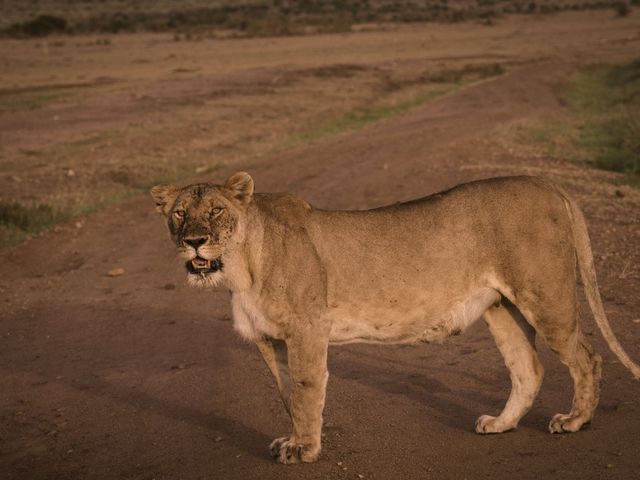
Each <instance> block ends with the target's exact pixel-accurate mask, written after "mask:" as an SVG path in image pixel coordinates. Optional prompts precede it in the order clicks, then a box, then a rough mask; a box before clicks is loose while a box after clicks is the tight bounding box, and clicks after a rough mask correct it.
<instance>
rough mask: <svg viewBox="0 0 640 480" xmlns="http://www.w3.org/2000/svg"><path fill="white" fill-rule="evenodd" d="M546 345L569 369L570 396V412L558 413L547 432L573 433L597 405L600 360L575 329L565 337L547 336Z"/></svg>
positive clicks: (588, 418) (591, 415)
mask: <svg viewBox="0 0 640 480" xmlns="http://www.w3.org/2000/svg"><path fill="white" fill-rule="evenodd" d="M547 343H548V344H549V346H550V347H551V349H552V350H554V351H555V352H556V353H558V355H559V357H560V360H561V361H562V363H564V364H565V365H567V366H568V367H569V372H570V373H571V378H572V379H573V385H574V395H573V402H572V404H571V411H570V412H569V413H568V414H561V413H558V414H556V415H554V416H553V418H552V419H551V422H550V423H549V431H550V432H551V433H565V432H577V431H578V430H580V428H582V426H583V425H584V424H586V423H588V422H590V421H591V418H593V413H594V411H595V409H596V407H597V406H598V399H599V395H600V375H601V373H600V372H601V364H602V359H601V358H600V355H598V354H597V353H595V352H594V351H593V348H592V347H591V345H590V344H589V342H588V341H587V339H586V338H585V337H584V335H583V334H582V332H580V330H579V329H578V328H576V330H575V331H574V332H572V334H571V335H570V336H569V337H568V338H563V337H555V336H553V335H550V336H548V338H547Z"/></svg>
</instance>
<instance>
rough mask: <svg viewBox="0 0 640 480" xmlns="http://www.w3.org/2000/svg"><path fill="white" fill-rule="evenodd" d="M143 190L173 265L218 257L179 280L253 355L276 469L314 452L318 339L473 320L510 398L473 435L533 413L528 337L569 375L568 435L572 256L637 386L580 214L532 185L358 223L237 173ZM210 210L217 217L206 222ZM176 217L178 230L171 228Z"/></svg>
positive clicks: (576, 333) (476, 192)
mask: <svg viewBox="0 0 640 480" xmlns="http://www.w3.org/2000/svg"><path fill="white" fill-rule="evenodd" d="M152 194H153V196H154V198H155V199H156V204H157V205H158V210H159V211H160V212H161V213H163V214H164V215H166V216H167V218H168V219H169V227H170V230H171V232H172V235H173V237H174V240H175V241H176V243H177V245H178V247H179V250H180V252H181V255H183V256H184V258H185V259H187V260H189V259H191V258H194V257H195V256H196V254H197V255H199V256H201V257H202V258H205V259H213V258H216V257H218V256H220V258H221V259H222V263H223V265H224V267H223V270H222V271H219V272H215V273H213V274H210V275H207V276H202V277H200V276H197V275H196V276H194V275H189V278H190V283H192V284H194V285H199V286H215V285H218V284H224V285H225V286H226V287H228V288H229V289H230V290H231V292H232V309H233V317H234V327H235V329H236V330H237V331H238V332H239V333H240V335H242V336H243V337H244V338H246V339H247V340H251V341H253V342H255V343H256V344H257V345H258V347H259V349H260V351H261V353H262V355H263V356H264V358H265V361H266V363H267V365H268V366H269V368H270V370H271V372H272V373H273V374H274V376H275V378H276V382H277V384H278V387H279V388H280V391H281V393H282V397H283V400H284V403H285V406H286V408H287V410H288V411H289V413H290V415H291V417H292V420H293V433H292V434H291V435H290V436H289V437H284V438H280V439H277V440H275V441H274V443H273V444H272V453H273V454H274V456H276V458H278V460H279V461H281V462H283V463H293V462H297V461H313V460H315V459H316V458H317V456H318V454H319V452H320V432H321V427H322V410H323V406H324V395H325V386H326V381H327V376H328V373H327V367H326V359H327V346H328V344H329V343H350V342H370V343H371V342H375V343H429V342H439V341H442V340H444V339H445V338H447V337H448V336H451V335H456V334H459V333H461V332H462V331H464V330H465V329H466V328H467V327H468V326H469V325H471V324H472V323H473V322H475V321H476V320H478V319H480V318H484V319H485V321H486V322H487V324H488V326H489V328H490V331H491V333H492V334H493V336H494V338H495V339H496V343H497V345H498V348H499V349H500V351H501V353H502V354H503V356H504V357H505V362H506V364H507V366H508V367H509V369H510V373H511V378H512V383H513V391H512V394H511V396H510V398H509V400H508V402H507V405H506V406H505V409H504V410H503V412H502V413H501V414H500V415H499V416H498V417H491V416H488V415H483V416H481V417H480V418H479V419H478V422H477V424H476V430H477V431H478V432H479V433H495V432H501V431H505V430H509V429H512V428H515V427H516V425H517V423H518V421H519V420H520V418H521V417H522V416H523V415H524V414H525V413H526V411H527V410H528V408H529V407H530V406H531V403H532V402H533V399H534V398H535V396H536V394H537V392H538V389H539V386H540V383H541V381H542V366H541V365H540V362H539V360H538V357H537V354H536V352H535V345H534V338H535V334H536V333H538V334H540V335H541V336H542V337H543V338H544V339H545V340H546V342H547V343H548V344H549V345H550V347H551V348H552V349H553V350H554V351H556V352H557V353H558V354H559V356H560V358H561V360H562V361H563V362H564V363H566V364H567V365H568V366H569V368H570V371H571V374H572V377H573V379H574V386H575V390H576V391H575V396H574V402H573V407H572V410H571V412H570V413H569V414H566V415H556V416H555V417H554V418H553V419H552V422H551V424H550V426H549V428H550V430H551V431H552V432H563V431H576V430H578V429H579V428H580V427H581V426H582V425H583V424H584V423H586V422H588V421H589V420H590V419H591V417H592V415H593V411H594V409H595V407H596V404H597V401H598V385H599V378H600V358H599V356H598V355H596V354H595V353H594V352H593V349H592V348H591V346H590V345H589V343H588V342H587V340H586V338H585V337H584V336H583V335H582V333H581V332H580V328H579V325H578V321H577V320H578V314H577V300H576V280H577V274H576V256H577V259H578V260H579V263H580V269H581V272H582V275H583V278H584V281H585V284H586V287H587V293H588V296H589V300H590V304H591V305H592V309H593V310H594V313H595V315H596V318H597V320H598V325H599V326H600V328H601V329H602V330H603V333H604V334H605V338H606V339H607V341H608V343H609V344H610V345H611V346H612V348H613V350H614V352H615V353H616V354H617V355H618V356H620V358H621V359H622V360H623V362H624V363H625V365H627V366H628V367H629V368H630V369H632V371H633V373H634V375H636V376H638V375H639V374H640V369H638V366H637V365H635V364H633V362H632V361H631V360H630V359H629V358H628V357H626V353H624V351H623V350H622V348H621V347H620V345H619V344H618V342H617V340H615V337H614V336H613V333H612V332H611V329H610V327H609V325H608V322H607V320H606V316H605V315H604V310H603V309H602V304H601V302H600V299H599V295H598V294H597V284H596V280H595V270H594V269H593V260H592V258H591V252H590V247H589V240H588V235H587V232H586V227H585V225H584V220H583V218H582V214H581V213H580V211H579V210H578V209H577V207H576V206H575V204H574V203H573V202H572V201H571V200H570V199H569V198H568V197H567V196H566V194H565V193H564V192H562V191H561V190H560V189H558V188H557V187H555V186H553V185H551V184H549V183H547V182H545V181H543V180H541V179H538V178H534V177H510V178H497V179H490V180H485V181H480V182H473V183H469V184H465V185H461V186H459V187H456V188H454V189H451V190H449V191H447V192H443V193H439V194H436V195H432V196H429V197H426V198H423V199H419V200H415V201H411V202H407V203H403V204H397V205H394V206H389V207H384V208H379V209H374V210H367V211H324V210H319V209H315V208H313V207H311V206H310V205H309V204H308V203H306V202H305V201H303V200H301V199H299V198H297V197H295V196H292V195H287V194H255V195H254V194H253V181H252V180H251V177H249V176H248V175H247V174H245V173H242V172H241V173H238V174H236V175H234V176H232V177H231V178H230V179H229V180H228V181H227V183H226V184H225V185H223V186H215V185H196V186H189V187H185V188H184V189H177V188H175V187H171V186H159V187H155V188H154V190H153V192H152ZM216 205H218V206H223V208H224V214H222V215H220V216H219V217H216V218H213V214H212V213H211V212H212V209H213V208H214V207H215V206H216ZM176 209H179V210H180V211H181V212H182V213H183V215H184V219H182V220H180V218H181V217H179V216H178V217H175V218H174V217H172V214H173V213H172V212H174V211H175V210H176ZM216 211H217V210H216ZM180 222H182V223H180ZM189 235H200V236H202V235H204V236H205V237H206V238H207V241H206V243H205V244H204V245H202V246H201V247H199V248H198V249H197V250H196V249H193V248H190V247H189V246H188V245H186V244H185V243H184V241H183V238H187V237H188V236H189ZM189 238H190V237H189ZM203 238H204V237H203Z"/></svg>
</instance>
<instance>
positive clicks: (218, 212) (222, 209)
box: [212, 207, 224, 217]
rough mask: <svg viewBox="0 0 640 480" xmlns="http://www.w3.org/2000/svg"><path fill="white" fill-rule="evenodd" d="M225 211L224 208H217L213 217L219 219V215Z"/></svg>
mask: <svg viewBox="0 0 640 480" xmlns="http://www.w3.org/2000/svg"><path fill="white" fill-rule="evenodd" d="M223 211H224V208H222V207H215V208H214V209H213V210H212V212H213V216H214V217H217V216H218V215H220V214H221V213H222V212H223Z"/></svg>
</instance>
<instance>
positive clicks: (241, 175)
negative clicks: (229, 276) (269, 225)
mask: <svg viewBox="0 0 640 480" xmlns="http://www.w3.org/2000/svg"><path fill="white" fill-rule="evenodd" d="M151 196H152V197H153V199H154V200H155V202H156V210H157V211H158V212H160V213H161V214H163V215H164V216H165V217H166V218H167V225H168V227H169V231H170V232H171V238H172V239H173V241H174V242H175V243H176V246H177V247H178V254H179V255H180V256H181V257H182V258H184V260H185V261H186V263H185V266H186V269H187V274H188V276H187V278H188V281H189V283H190V284H191V285H194V286H201V287H206V286H215V285H217V284H218V283H219V281H220V280H221V279H222V275H223V270H224V259H225V254H226V253H228V252H229V249H230V248H232V247H233V246H234V245H236V244H237V243H238V242H239V241H241V240H242V237H243V235H244V233H243V231H244V216H245V215H244V214H245V212H246V209H247V207H248V205H249V204H250V203H251V199H252V196H253V180H252V178H251V177H250V176H249V174H247V173H245V172H238V173H236V174H234V175H232V176H231V177H229V179H228V180H227V181H226V183H225V184H224V185H212V184H208V183H200V184H196V185H189V186H187V187H184V188H178V187H176V186H174V185H157V186H155V187H153V188H152V189H151Z"/></svg>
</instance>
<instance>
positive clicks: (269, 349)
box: [256, 338, 291, 416]
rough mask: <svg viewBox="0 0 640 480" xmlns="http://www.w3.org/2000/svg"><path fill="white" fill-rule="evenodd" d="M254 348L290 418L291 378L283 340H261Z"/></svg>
mask: <svg viewBox="0 0 640 480" xmlns="http://www.w3.org/2000/svg"><path fill="white" fill-rule="evenodd" d="M256 346H257V347H258V350H259V351H260V353H261V354H262V358H263V359H264V362H265V363H266V364H267V367H269V370H271V373H272V374H273V377H274V378H275V379H276V385H277V386H278V391H279V392H280V398H282V403H284V408H286V409H287V413H288V414H289V416H291V376H290V375H289V365H288V363H289V361H288V359H287V345H286V344H285V342H284V340H277V339H274V338H261V339H260V340H257V341H256Z"/></svg>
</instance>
